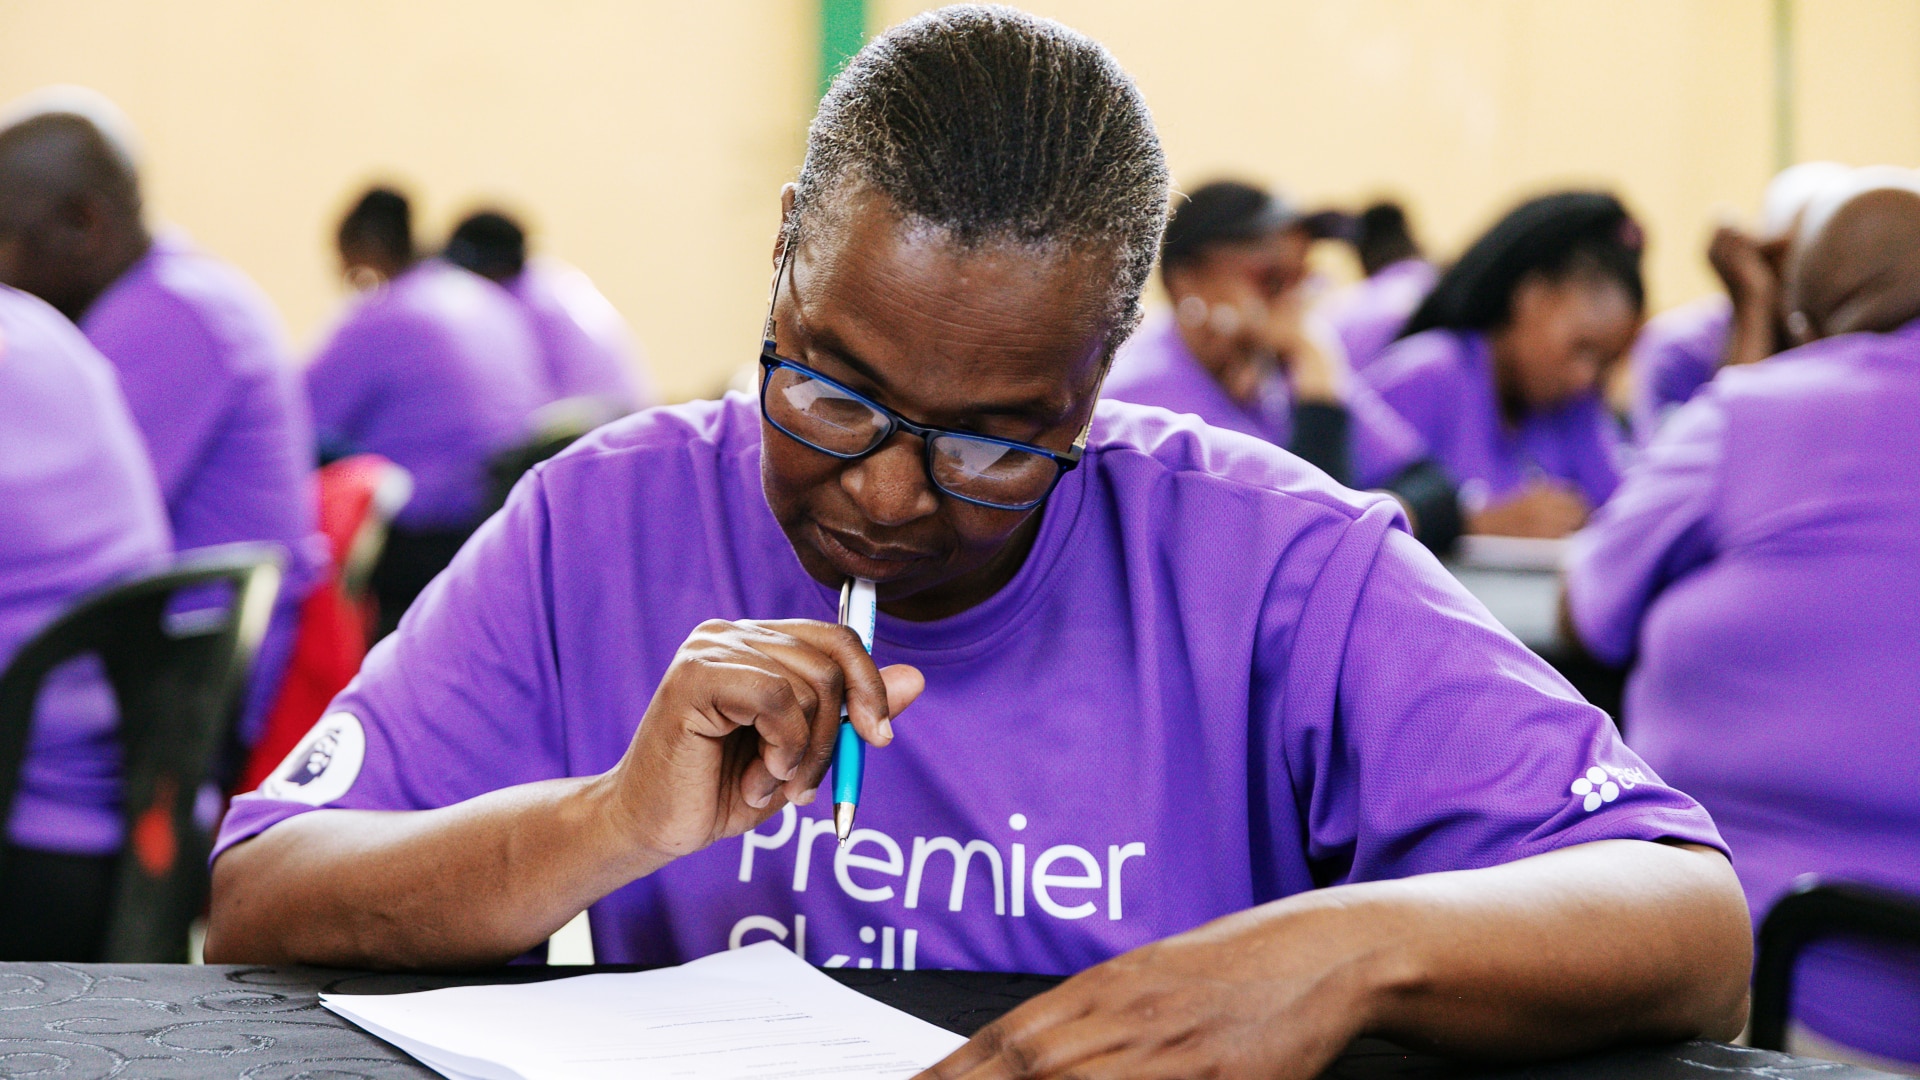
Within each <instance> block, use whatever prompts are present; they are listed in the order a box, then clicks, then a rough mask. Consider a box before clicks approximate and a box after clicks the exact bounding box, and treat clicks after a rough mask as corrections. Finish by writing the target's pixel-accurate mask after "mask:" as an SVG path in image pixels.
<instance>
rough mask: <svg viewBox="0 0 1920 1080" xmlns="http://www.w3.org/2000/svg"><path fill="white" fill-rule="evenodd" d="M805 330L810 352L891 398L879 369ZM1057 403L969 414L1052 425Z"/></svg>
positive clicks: (999, 406)
mask: <svg viewBox="0 0 1920 1080" xmlns="http://www.w3.org/2000/svg"><path fill="white" fill-rule="evenodd" d="M803 329H804V330H805V332H806V335H807V337H806V340H807V345H808V352H809V353H813V352H816V351H817V352H821V353H825V354H826V355H827V356H829V357H831V358H832V359H833V360H834V362H835V363H838V364H840V365H841V366H842V367H845V368H846V369H847V370H849V371H852V372H853V373H854V374H855V375H858V376H860V378H861V379H863V380H864V381H865V382H866V383H867V384H868V385H869V387H871V389H872V392H873V393H874V394H875V395H876V396H880V395H885V396H891V394H892V391H893V388H892V387H891V386H889V385H888V383H887V380H886V378H885V377H884V376H882V375H881V374H880V372H879V370H878V369H876V368H875V367H874V366H873V365H872V364H869V363H867V362H866V361H865V360H862V359H860V357H859V356H857V355H855V354H854V352H853V350H851V349H849V348H847V346H846V344H845V343H844V342H842V341H841V340H840V339H839V337H837V336H836V335H835V334H834V333H833V332H832V331H831V330H826V329H817V330H816V329H813V328H811V327H805V328H803ZM1058 404H1059V403H1058V402H1054V401H1046V400H1038V401H1024V402H1010V403H996V402H985V403H981V404H978V405H970V406H969V407H968V409H967V412H968V414H969V415H972V416H995V417H1008V418H1011V419H1015V420H1034V421H1039V422H1042V423H1049V422H1052V421H1054V420H1056V419H1058V417H1057V416H1056V415H1055V414H1057V413H1059V412H1060V409H1059V407H1058Z"/></svg>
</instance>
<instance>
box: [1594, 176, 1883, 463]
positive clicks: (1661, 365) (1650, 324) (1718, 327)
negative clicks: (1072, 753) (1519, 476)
mask: <svg viewBox="0 0 1920 1080" xmlns="http://www.w3.org/2000/svg"><path fill="white" fill-rule="evenodd" d="M1851 172H1852V170H1850V169H1848V168H1847V167H1846V166H1845V165H1839V164H1836V163H1834V162H1831V161H1808V162H1802V163H1801V164H1799V165H1794V166H1791V167H1790V168H1786V169H1783V170H1781V171H1780V173H1779V175H1777V176H1775V177H1774V178H1773V180H1772V182H1771V183H1769V184H1768V185H1767V193H1766V197H1765V199H1764V200H1762V203H1761V209H1760V229H1759V231H1758V232H1757V233H1754V234H1748V233H1746V232H1744V231H1742V230H1741V229H1738V228H1736V227H1734V226H1732V225H1721V226H1720V227H1719V228H1717V229H1715V230H1714V233H1713V241H1712V242H1711V243H1710V244H1708V245H1707V262H1708V263H1710V264H1711V265H1712V266H1713V270H1714V273H1715V274H1717V275H1719V277H1720V282H1721V284H1722V285H1723V286H1725V288H1726V294H1725V295H1722V296H1709V297H1705V298H1702V299H1699V300H1695V301H1693V302H1692V303H1688V304H1682V305H1680V306H1679V307H1676V308H1672V309H1670V310H1667V311H1663V312H1661V313H1660V314H1658V315H1655V316H1654V317H1653V318H1651V319H1648V320H1647V325H1646V326H1645V327H1643V328H1642V329H1641V331H1640V336H1639V338H1638V339H1636V340H1635V341H1634V343H1633V354H1632V359H1631V361H1630V363H1631V366H1632V369H1633V370H1632V374H1633V407H1632V410H1631V411H1632V414H1633V438H1634V441H1635V442H1636V443H1637V444H1640V445H1645V444H1646V442H1647V440H1648V439H1650V438H1652V437H1653V433H1654V431H1655V430H1656V429H1657V428H1658V427H1659V426H1660V421H1661V420H1663V419H1665V417H1666V415H1667V413H1668V412H1670V411H1672V410H1673V409H1674V408H1675V407H1677V406H1680V405H1684V404H1686V402H1687V400H1688V399H1689V398H1691V397H1693V395H1694V393H1695V392H1696V391H1698V390H1699V389H1700V388H1701V387H1702V386H1705V385H1706V384H1707V382H1708V380H1710V379H1712V378H1713V376H1714V373H1715V372H1717V371H1719V370H1720V369H1721V368H1722V367H1737V366H1739V365H1741V364H1751V363H1753V362H1754V361H1756V360H1763V359H1765V358H1767V357H1769V356H1772V355H1773V354H1774V353H1777V352H1779V351H1780V350H1782V349H1785V348H1789V347H1791V346H1792V344H1793V341H1792V339H1791V337H1790V336H1789V335H1788V333H1787V327H1786V311H1785V310H1784V308H1783V307H1782V302H1781V299H1780V293H1781V291H1782V290H1781V288H1780V275H1781V273H1782V272H1783V271H1784V269H1785V268H1786V265H1787V262H1788V260H1789V258H1790V256H1791V248H1792V245H1793V236H1794V231H1795V229H1796V228H1797V227H1798V225H1799V221H1800V212H1801V211H1802V210H1803V209H1804V208H1805V207H1806V205H1807V203H1808V202H1810V201H1812V199H1813V198H1814V197H1815V196H1816V195H1818V194H1819V193H1820V191H1821V190H1822V189H1823V188H1825V187H1826V186H1827V185H1829V184H1832V183H1836V182H1840V181H1844V180H1845V179H1846V177H1847V176H1848V174H1849V173H1851Z"/></svg>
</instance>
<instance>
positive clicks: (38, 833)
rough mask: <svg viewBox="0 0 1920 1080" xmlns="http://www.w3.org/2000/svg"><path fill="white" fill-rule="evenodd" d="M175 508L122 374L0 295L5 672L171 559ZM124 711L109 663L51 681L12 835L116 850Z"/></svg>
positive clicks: (46, 315)
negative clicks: (40, 636) (109, 592)
mask: <svg viewBox="0 0 1920 1080" xmlns="http://www.w3.org/2000/svg"><path fill="white" fill-rule="evenodd" d="M170 546H171V540H170V538H169V536H168V534H167V511H166V506H165V504H163V503H162V502H161V499H160V487H159V485H158V484H157V483H156V482H155V481H154V476H153V466H152V465H151V464H149V463H148V460H147V450H146V446H145V445H144V444H143V443H142V442H141V439H140V433H139V431H138V430H136V429H135V427H134V424H133V418H132V417H131V416H129V415H128V412H127V405H126V401H125V400H124V399H123V398H122V397H121V395H120V388H119V387H118V386H117V385H116V383H115V379H114V375H113V368H112V367H111V366H110V365H108V363H107V361H106V360H105V359H103V358H102V357H101V356H100V354H99V353H98V352H96V351H94V348H93V346H91V345H89V344H88V343H87V340H86V338H84V337H82V336H80V332H79V331H77V330H75V329H74V328H73V324H72V323H70V322H68V321H67V320H66V317H65V316H63V315H61V314H60V313H59V312H57V311H55V310H54V309H53V308H51V307H48V306H47V305H46V304H43V303H41V302H40V301H39V300H37V299H35V298H33V297H31V296H28V295H27V294H25V293H22V292H16V291H14V290H12V289H9V288H5V287H3V286H0V671H4V670H5V669H6V666H7V665H8V664H9V663H11V662H12V660H13V657H14V654H15V653H17V652H18V651H19V650H20V647H21V646H22V645H25V644H26V643H27V642H28V641H29V640H31V639H32V638H33V636H34V635H35V634H37V633H39V632H40V631H41V630H43V629H45V628H46V626H47V624H49V623H51V622H52V621H53V620H54V619H55V618H57V617H58V616H59V615H60V614H61V612H63V611H64V610H66V608H67V606H68V605H69V604H71V603H72V602H73V601H74V600H75V599H77V598H79V597H80V596H81V595H83V594H85V593H88V592H91V591H93V590H94V589H98V588H101V587H103V586H106V585H110V584H112V583H113V582H114V581H115V580H117V579H119V578H122V577H126V576H128V575H130V574H136V573H140V572H142V571H147V570H152V569H155V568H156V567H157V566H159V565H160V564H162V563H164V562H165V561H166V558H167V553H168V550H169V548H170ZM118 716H119V714H118V710H117V709H116V708H115V706H114V700H113V692H112V691H111V690H110V689H108V687H107V683H106V679H105V676H104V674H103V673H102V672H101V670H100V665H99V662H98V661H96V660H93V659H91V658H83V659H81V660H76V661H73V662H71V663H68V664H65V665H62V666H61V667H60V668H58V669H56V670H55V671H54V672H53V674H52V675H51V676H49V678H48V681H47V683H46V684H45V686H44V688H43V689H42V691H41V696H40V700H39V702H38V704H37V706H36V710H35V713H34V723H33V731H32V733H31V734H30V735H29V736H28V742H27V753H26V758H25V760H24V761H23V763H22V765H21V777H20V781H21V782H20V788H19V794H18V795H17V796H16V797H15V800H14V804H13V808H12V813H11V816H10V817H9V818H8V819H7V839H8V840H10V841H12V842H13V843H16V844H20V845H23V846H26V847H31V848H38V849H41V850H45V851H62V852H71V853H76V854H85V855H103V854H107V853H109V852H112V851H114V850H116V849H118V848H119V846H120V832H121V826H120V788H119V780H120V744H119V741H118V740H117V738H116V736H115V734H114V731H115V728H116V726H117V724H118Z"/></svg>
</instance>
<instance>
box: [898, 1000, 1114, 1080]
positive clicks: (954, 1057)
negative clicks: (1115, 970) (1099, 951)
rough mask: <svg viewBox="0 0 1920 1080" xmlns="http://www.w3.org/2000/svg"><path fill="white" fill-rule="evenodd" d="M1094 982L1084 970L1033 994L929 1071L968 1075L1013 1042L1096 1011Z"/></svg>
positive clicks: (947, 1077) (946, 1079) (949, 1075)
mask: <svg viewBox="0 0 1920 1080" xmlns="http://www.w3.org/2000/svg"><path fill="white" fill-rule="evenodd" d="M1093 985H1094V983H1093V980H1090V979H1088V978H1087V977H1086V975H1085V974H1084V973H1083V974H1082V975H1081V976H1080V977H1078V978H1075V979H1070V980H1068V981H1067V982H1064V983H1062V984H1060V985H1059V986H1056V987H1054V988H1053V989H1052V990H1049V991H1047V992H1046V993H1044V994H1041V995H1040V996H1039V997H1036V998H1032V999H1030V1000H1028V1001H1026V1002H1025V1003H1023V1004H1021V1005H1020V1006H1019V1007H1018V1008H1015V1009H1014V1010H1013V1011H1012V1012H1009V1013H1008V1014H1006V1015H1005V1016H1003V1017H1001V1018H1000V1019H998V1020H995V1021H994V1022H993V1023H991V1024H988V1025H987V1026H986V1027H983V1028H981V1029H980V1030H979V1032H978V1033H976V1034H975V1035H974V1037H973V1038H971V1039H968V1040H967V1042H966V1043H965V1044H964V1045H962V1046H961V1047H960V1049H958V1050H955V1051H954V1052H953V1053H951V1054H948V1055H947V1056H946V1058H945V1059H944V1060H942V1061H941V1062H940V1063H939V1064H937V1065H935V1066H934V1067H933V1069H932V1070H930V1071H929V1075H938V1076H940V1077H942V1078H943V1080H952V1078H954V1077H960V1076H967V1075H969V1074H970V1073H971V1071H972V1070H974V1069H977V1068H980V1067H982V1066H984V1065H985V1064H986V1062H988V1061H989V1060H991V1059H993V1058H994V1057H996V1056H997V1055H1000V1054H1002V1053H1003V1052H1004V1051H1005V1049H1006V1048H1007V1047H1009V1046H1015V1045H1019V1044H1020V1040H1022V1039H1023V1038H1026V1037H1028V1036H1029V1035H1031V1034H1032V1033H1036V1032H1041V1031H1045V1030H1047V1029H1049V1028H1052V1027H1056V1026H1060V1025H1064V1024H1071V1023H1073V1022H1074V1021H1076V1020H1078V1019H1080V1018H1081V1017H1083V1016H1086V1015H1087V1014H1088V1013H1090V1012H1092V1011H1093V1009H1094V1006H1095V1001H1096V1000H1097V994H1090V993H1089V990H1090V988H1092V987H1093Z"/></svg>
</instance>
